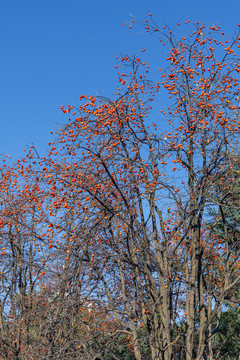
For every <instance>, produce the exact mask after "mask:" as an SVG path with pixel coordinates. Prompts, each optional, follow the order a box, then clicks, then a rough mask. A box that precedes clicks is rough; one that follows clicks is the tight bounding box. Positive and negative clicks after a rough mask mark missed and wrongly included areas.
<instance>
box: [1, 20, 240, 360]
mask: <svg viewBox="0 0 240 360" xmlns="http://www.w3.org/2000/svg"><path fill="white" fill-rule="evenodd" d="M133 25H134V21H133V24H132V25H130V28H132V27H133ZM178 25H180V24H178ZM178 25H177V26H176V27H175V29H173V30H171V29H169V28H167V27H166V26H164V27H163V28H159V27H158V26H156V24H155V23H154V21H153V20H152V18H151V16H150V17H149V20H147V21H146V24H145V25H144V27H145V29H146V31H147V33H149V34H151V33H152V35H153V36H155V35H156V36H158V37H159V38H160V45H161V46H163V47H164V49H165V48H167V49H168V50H167V49H165V50H164V51H165V52H166V51H168V55H167V58H166V59H162V60H161V63H160V66H161V70H160V73H159V75H158V77H159V78H158V80H157V81H156V82H153V81H150V80H149V79H148V74H149V73H148V71H149V66H148V65H147V63H146V62H145V61H144V60H141V58H140V57H137V56H135V57H128V56H124V57H122V59H121V61H120V63H119V65H118V66H117V69H118V70H117V71H119V72H118V81H119V84H118V87H117V90H116V92H115V94H114V96H113V97H112V98H111V99H107V98H104V97H94V96H85V95H81V97H80V106H79V107H78V108H74V107H73V106H71V105H69V106H67V107H63V106H62V111H63V112H64V113H65V114H67V116H68V117H69V116H70V117H71V118H70V119H69V121H68V123H67V124H66V125H65V126H63V127H62V128H61V129H59V130H58V131H57V137H56V139H54V140H53V141H52V142H51V143H50V144H49V145H50V151H49V154H46V155H45V157H44V158H41V159H39V157H36V155H35V152H34V149H33V148H32V149H30V151H29V153H28V154H27V156H26V159H27V160H26V159H25V160H24V161H27V163H24V162H19V164H18V166H17V167H16V169H13V170H12V173H11V179H14V177H15V176H16V175H17V176H24V177H25V178H24V179H25V180H24V181H25V182H27V185H26V184H25V183H24V181H23V183H22V184H21V183H19V189H18V190H17V193H16V194H15V195H14V196H12V197H10V200H9V201H10V203H11V204H10V205H9V206H5V204H3V209H2V211H3V215H4V219H6V220H4V222H3V223H2V229H8V226H11V224H12V222H14V224H15V223H16V226H15V228H16V229H20V231H18V233H20V234H22V236H23V233H24V234H25V236H28V237H29V236H30V234H32V235H34V239H35V240H37V243H38V244H39V246H40V254H38V250H37V251H36V253H35V252H34V259H35V260H34V263H35V265H34V266H35V270H32V271H31V274H32V273H34V274H35V278H36V280H35V283H34V284H35V289H36V292H37V293H38V294H40V292H41V291H43V290H44V288H47V285H49V286H50V287H49V288H51V287H52V286H53V284H55V285H56V284H57V287H58V288H59V291H58V292H57V294H58V295H57V296H58V297H59V299H61V300H60V301H59V302H58V304H59V307H57V308H58V310H56V312H55V314H58V315H59V316H60V314H61V316H63V318H64V316H65V315H64V309H65V310H66V309H67V308H68V309H69V306H70V312H71V311H72V309H73V308H74V307H75V308H76V309H80V307H81V306H83V304H85V306H87V304H89V303H91V304H94V306H95V308H96V309H97V310H96V313H98V311H99V310H98V309H101V312H102V313H104V314H107V315H106V316H107V317H108V318H109V319H111V322H112V324H115V325H114V326H112V327H111V326H108V325H107V326H106V328H105V333H106V334H107V336H108V337H109V339H113V340H115V341H116V334H121V336H123V337H124V339H126V343H127V344H128V346H129V351H130V355H131V351H133V352H134V356H135V358H136V359H137V360H140V359H145V358H148V359H149V356H151V358H152V359H154V360H157V359H162V360H166V359H167V360H168V359H169V360H170V359H187V360H190V359H196V360H200V359H202V358H207V356H209V358H210V359H213V358H216V357H217V356H221V351H220V349H219V348H218V349H217V350H218V352H217V354H216V353H214V346H213V345H212V344H213V341H214V338H215V337H216V336H217V334H218V332H219V331H220V326H219V324H221V316H222V309H223V304H226V301H229V304H230V303H231V302H233V300H234V296H233V294H236V293H237V290H238V287H239V279H240V274H239V249H240V247H239V238H238V237H236V236H235V237H234V241H233V238H232V236H233V234H232V232H231V231H229V229H228V227H227V226H225V225H224V224H226V209H229V204H233V202H234V197H235V194H236V191H235V189H236V186H235V187H234V184H233V183H236V181H237V180H236V177H233V176H231V166H232V163H233V162H234V161H235V160H234V159H235V158H236V157H235V152H234V147H233V145H234V144H235V141H237V140H238V136H239V129H240V122H239V92H240V89H239V71H240V64H239V63H238V58H239V56H238V55H239V50H238V49H239V46H240V45H239V40H240V36H239V31H237V33H236V34H235V36H234V38H233V39H231V40H228V39H227V40H225V36H224V33H223V32H222V31H220V28H219V27H214V26H210V27H209V26H204V25H200V24H199V23H196V24H191V23H189V22H186V29H185V31H184V34H183V30H181V27H178ZM189 27H190V30H189ZM180 34H182V35H180ZM142 51H143V52H144V49H142ZM162 69H163V70H162ZM164 94H165V95H164ZM159 104H160V105H159ZM154 105H156V109H155V108H154ZM28 164H30V165H31V166H29V165H28ZM4 174H5V175H4V177H3V181H2V186H3V189H4V188H5V187H7V189H9V191H10V188H11V191H12V185H9V184H10V183H11V182H10V181H8V178H7V177H6V174H7V172H5V173H4ZM11 181H13V180H11ZM14 181H16V180H14ZM5 183H6V185H5ZM11 184H12V183H11ZM14 186H18V185H16V184H14ZM219 186H220V189H221V187H222V189H223V191H222V192H219V194H218V196H216V188H218V187H219ZM4 191H5V190H3V192H4ZM21 194H22V195H21ZM5 197H7V199H9V197H8V196H7V195H6V196H5ZM15 198H16V199H18V200H19V198H20V199H21V201H16V200H15ZM6 201H7V200H6ZM13 205H14V206H13ZM15 208H16V209H18V210H14V211H13V209H15ZM209 208H211V209H213V210H214V216H213V219H212V220H210V219H209V217H210V215H209ZM6 209H10V210H11V211H10V210H6ZM6 211H8V212H6ZM9 211H10V212H9ZM7 219H9V220H7ZM220 223H221V224H223V225H224V235H223V234H220V233H219V232H218V231H216V229H217V226H218V224H220ZM22 227H24V228H25V229H28V231H27V232H26V231H25V230H24V232H23V230H21V229H23V228H22ZM15 228H14V229H15ZM14 231H15V230H14ZM26 234H27V235H26ZM1 236H2V237H4V238H5V243H6V244H8V246H9V244H11V236H7V231H6V230H2V234H1ZM18 239H20V238H19V237H18ZM21 239H23V238H21ZM35 240H34V241H35ZM21 241H22V240H21ZM34 248H35V249H37V248H36V246H35V247H34ZM4 251H5V250H4ZM4 255H5V254H4ZM40 259H41V263H40V264H41V266H39V265H38V264H39V260H40ZM29 266H30V265H27V264H26V266H25V267H24V269H25V271H26V269H27V273H28V272H29V271H30V268H29ZM37 266H38V267H37ZM28 269H29V270H28ZM36 269H38V270H36ZM18 274H20V273H19V272H18ZM19 276H20V275H18V278H19ZM28 276H29V277H30V275H28ZM31 276H32V275H31ZM41 279H45V280H44V281H45V282H44V284H42V283H41V281H40V280H41ZM16 281H17V280H16ZM16 281H15V282H16ZM29 281H30V280H29ZM42 285H43V286H42ZM29 286H30V283H29ZM41 286H42V287H41ZM40 289H41V291H40ZM4 292H5V294H7V296H9V294H10V293H9V294H8V293H7V288H5V290H4ZM19 292H21V291H20V289H19ZM66 294H70V296H71V298H70V299H71V300H69V297H68V296H67V297H66V296H65V295H66ZM79 299H81V301H79ZM69 301H70V302H69ZM15 303H16V301H15V302H14V301H11V306H15V305H14V304H15ZM46 303H47V301H46ZM69 304H70V305H69ZM25 313H27V312H26V311H25ZM72 314H73V313H72ZM39 316H40V315H39ZM53 316H54V315H53ZM75 316H76V312H75V313H74V314H73V315H72V316H71V317H70V318H71V319H74V317H75ZM15 318H16V319H18V317H17V314H16V315H15ZM42 319H44V317H42ZM51 319H52V318H51ZM233 320H234V319H232V321H233ZM31 321H32V320H31ZM44 321H47V320H46V318H45V320H44ZM51 321H52V320H51ZM64 321H65V320H64ZM9 323H10V322H8V324H9ZM39 323H40V322H39ZM90 323H91V322H89V324H88V328H87V327H85V332H86V333H88V335H87V337H86V339H85V340H86V341H85V344H88V345H86V349H85V351H90V350H91V351H95V350H94V349H93V348H91V346H92V345H90V342H91V341H90V342H88V339H92V338H91V336H92V329H91V327H92V328H93V327H94V326H93V325H90ZM53 324H55V327H54V326H53ZM62 324H63V322H61V320H59V317H55V320H54V321H53V322H52V323H51V324H50V323H49V328H51V334H52V335H51V336H52V338H51V339H52V340H51V341H49V338H48V340H46V343H48V351H49V354H50V355H51V356H55V353H54V351H55V352H56V351H57V350H56V349H57V348H58V351H60V350H59V349H60V348H59V347H58V346H59V340H60V339H61V340H62V341H63V342H62V344H63V343H64V346H63V347H62V348H61V349H66V348H67V349H70V348H71V346H73V347H74V346H75V348H76V346H77V344H76V342H75V340H76V338H75V336H77V335H76V331H75V330H74V331H75V332H74V337H72V333H71V331H70V329H71V328H72V327H74V329H75V327H76V324H75V325H72V323H71V321H70V322H69V324H68V325H66V326H67V329H68V330H69V333H68V332H67V334H69V336H68V335H66V337H64V336H63V335H61V336H60V335H59V334H60V333H61V331H60V328H61V326H62ZM65 324H66V322H65ZM213 324H214V326H213ZM89 326H90V328H89ZM18 327H19V325H18ZM54 329H55V330H54ZM86 329H87V330H86ZM99 329H100V332H101V331H102V330H101V329H102V325H101V324H100V323H99ZM24 331H25V330H24ZM28 333H29V331H28ZM90 334H91V335H90ZM98 334H99V333H98ZM59 336H60V337H59ZM63 338H64V340H63ZM95 339H96V338H95ZM103 341H104V340H103ZM56 344H58V345H56ZM53 345H54V346H53ZM80 345H81V346H82V344H79V346H80ZM87 347H90V350H89V348H87ZM99 349H100V351H99V353H98V354H97V353H91V351H90V352H89V354H92V355H94V356H95V355H96V356H97V355H98V356H102V357H103V358H104V356H105V355H106V354H103V352H102V350H101V348H99ZM108 349H111V346H109V347H108ZM149 349H150V353H151V355H149V352H148V350H149ZM11 351H12V350H11ZM61 351H62V350H61ZM82 351H83V350H82V348H79V353H78V354H79V358H81V356H85V358H86V354H87V352H85V353H84V354H85V355H84V354H83V353H82ZM62 354H63V353H62ZM76 354H77V352H76ZM81 354H83V355H81ZM50 355H49V356H50ZM107 355H108V356H110V357H112V358H113V359H114V358H117V354H116V353H114V352H112V350H111V351H110V350H109V353H108V354H107ZM16 356H18V355H17V354H16ZM63 356H64V355H63ZM65 356H66V353H65ZM69 356H72V358H75V357H74V356H75V355H71V354H70V353H68V357H69ZM76 356H77V355H76Z"/></svg>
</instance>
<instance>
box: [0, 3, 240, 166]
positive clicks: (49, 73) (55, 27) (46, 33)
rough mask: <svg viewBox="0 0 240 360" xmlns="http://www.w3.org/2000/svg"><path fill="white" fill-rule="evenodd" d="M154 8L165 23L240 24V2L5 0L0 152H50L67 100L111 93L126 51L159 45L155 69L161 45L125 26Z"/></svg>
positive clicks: (0, 7) (0, 10) (0, 27)
mask: <svg viewBox="0 0 240 360" xmlns="http://www.w3.org/2000/svg"><path fill="white" fill-rule="evenodd" d="M149 12H151V13H152V15H153V17H154V19H155V20H156V22H157V23H158V24H159V25H160V24H162V23H168V24H169V25H175V23H176V22H177V21H178V20H187V19H191V20H199V21H204V22H212V23H214V24H217V25H220V26H221V27H222V28H223V29H224V30H225V32H226V33H229V34H231V33H232V32H233V29H236V28H237V24H238V23H240V1H239V0H228V1H223V0H202V1H196V0H195V1H194V0H192V1H190V0H189V1H185V0H182V1H179V0H172V1H171V0H146V1H143V0H120V1H116V0H111V1H110V0H102V1H99V0H92V1H90V0H89V1H82V0H68V1H66V0H41V1H39V0H22V1H20V0H0V34H1V44H0V46H1V56H0V65H1V66H0V122H1V132H0V154H3V153H4V154H8V155H10V156H12V157H13V159H14V160H16V159H18V158H21V157H22V156H23V154H24V152H23V149H24V147H25V146H27V145H29V144H31V142H33V143H34V144H35V145H36V147H37V148H38V149H39V152H40V154H41V155H43V154H44V152H45V149H46V148H47V143H48V141H49V140H50V139H52V136H50V134H49V133H50V131H51V130H54V129H57V124H60V123H64V122H65V121H66V117H65V116H63V115H62V114H61V112H60V110H59V107H60V105H61V104H63V105H67V104H75V105H78V104H79V102H78V101H79V96H80V95H81V94H87V95H90V94H93V95H95V94H98V95H100V94H101V95H106V96H111V94H112V93H113V92H114V89H115V87H116V81H115V79H116V76H115V69H114V66H115V65H116V60H115V58H116V56H117V55H119V54H120V53H124V54H126V53H127V54H129V55H132V54H139V53H140V49H141V48H142V47H143V46H148V48H149V46H151V44H154V46H155V49H154V50H153V51H152V52H151V55H150V56H149V62H150V63H151V62H153V63H154V66H156V64H157V63H158V60H157V56H158V52H157V49H156V46H157V43H156V42H155V43H151V41H152V40H149V38H147V37H146V36H145V35H143V34H139V28H138V30H133V31H129V30H128V26H123V27H122V26H121V24H122V23H126V22H128V21H129V19H130V16H131V14H133V15H134V16H135V17H137V18H138V19H139V20H143V21H144V20H145V19H146V18H147V17H148V13H149ZM147 44H148V45H147ZM149 54H150V52H149ZM160 64H161V63H160V59H159V67H160V66H161V65H160Z"/></svg>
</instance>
